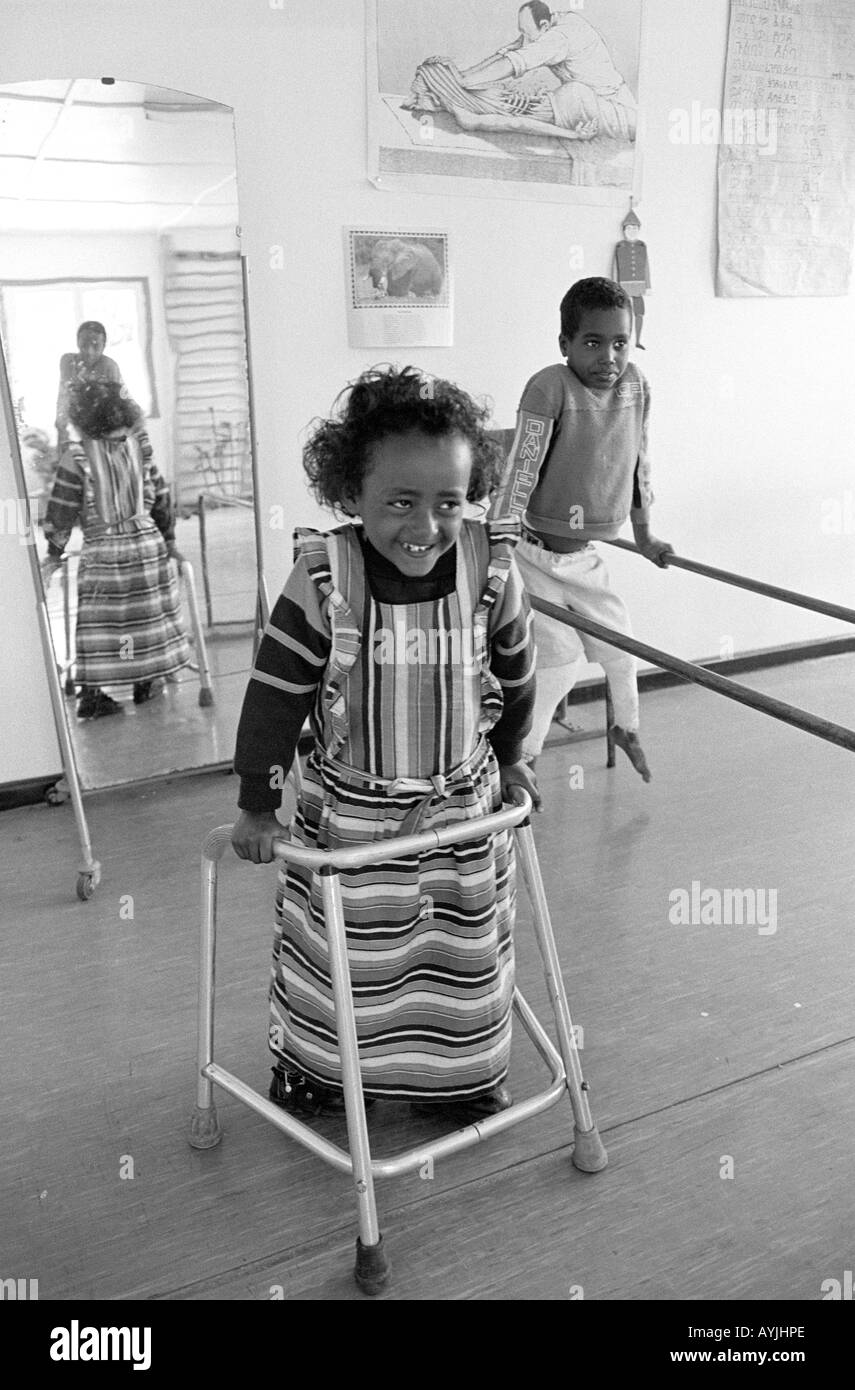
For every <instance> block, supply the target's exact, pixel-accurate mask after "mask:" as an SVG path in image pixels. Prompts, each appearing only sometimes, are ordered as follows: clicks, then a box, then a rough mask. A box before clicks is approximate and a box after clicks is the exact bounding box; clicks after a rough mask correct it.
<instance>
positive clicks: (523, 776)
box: [499, 762, 540, 811]
mask: <svg viewBox="0 0 855 1390" xmlns="http://www.w3.org/2000/svg"><path fill="white" fill-rule="evenodd" d="M499 778H500V781H501V784H502V800H503V801H510V800H512V798H511V788H512V787H522V788H523V791H527V792H528V794H529V796H530V797H531V801H532V805H533V806H534V809H535V811H539V810H540V792H539V791H538V790H537V782H536V781H535V776H534V773H533V772H532V770H531V768H530V767H529V765H528V763H523V762H519V763H502V764H500V766H499Z"/></svg>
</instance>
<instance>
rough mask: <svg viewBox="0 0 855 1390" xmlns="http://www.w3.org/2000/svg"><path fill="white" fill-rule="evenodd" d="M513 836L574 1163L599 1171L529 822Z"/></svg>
mask: <svg viewBox="0 0 855 1390" xmlns="http://www.w3.org/2000/svg"><path fill="white" fill-rule="evenodd" d="M516 839H517V846H518V848H519V851H520V860H521V863H522V871H523V877H524V879H525V885H526V888H527V890H528V895H529V898H530V900H531V905H532V908H533V911H534V931H535V935H536V937H537V944H538V947H539V949H540V954H541V957H542V959H543V970H544V975H545V976H546V986H547V989H548V991H549V998H550V1002H551V1004H552V1010H553V1013H554V1015H555V1027H556V1031H557V1033H558V1048H559V1051H560V1053H561V1059H562V1061H563V1063H564V1074H565V1077H566V1080H567V1090H568V1091H569V1093H570V1103H571V1105H572V1107H573V1119H574V1122H575V1124H574V1137H575V1145H574V1148H573V1164H574V1166H575V1167H576V1168H579V1169H580V1170H581V1171H582V1172H583V1173H598V1172H600V1170H601V1169H602V1168H605V1166H606V1164H607V1163H608V1161H609V1160H608V1154H607V1153H606V1150H605V1147H604V1145H603V1141H602V1140H601V1138H600V1136H599V1133H598V1131H597V1127H596V1125H595V1124H594V1121H593V1119H592V1118H591V1111H590V1107H589V1105H588V1086H587V1083H586V1082H585V1081H584V1080H583V1077H582V1067H581V1064H580V1062H579V1053H578V1051H577V1049H576V1039H575V1036H574V1033H573V1022H572V1019H571V1017H570V1007H569V1005H568V1003H567V995H566V993H565V991H564V981H563V979H562V977H561V965H560V962H559V960H558V952H557V951H556V949H555V937H554V935H553V932H552V923H551V921H550V917H549V907H548V904H547V901H546V893H545V892H544V888H543V879H542V878H541V876H540V865H539V863H538V860H537V853H536V851H535V848H534V835H533V834H532V829H531V826H530V825H529V824H528V823H523V824H522V825H519V826H517V830H516Z"/></svg>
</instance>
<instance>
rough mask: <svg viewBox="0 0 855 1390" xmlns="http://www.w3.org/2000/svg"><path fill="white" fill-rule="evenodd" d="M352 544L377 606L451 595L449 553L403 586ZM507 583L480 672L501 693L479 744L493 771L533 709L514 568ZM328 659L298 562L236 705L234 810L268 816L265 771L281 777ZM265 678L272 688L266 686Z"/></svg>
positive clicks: (277, 795)
mask: <svg viewBox="0 0 855 1390" xmlns="http://www.w3.org/2000/svg"><path fill="white" fill-rule="evenodd" d="M358 534H359V537H360V542H361V545H362V553H363V558H364V561H365V573H366V579H367V582H368V586H369V589H370V592H371V594H372V595H373V597H374V598H375V599H376V600H377V601H378V602H380V603H391V604H393V603H424V602H428V601H432V600H434V599H440V598H444V597H446V596H447V595H448V594H450V593H451V592H452V591H453V589H454V587H455V583H456V573H457V547H456V546H455V547H453V548H452V549H451V550H449V551H447V552H446V553H445V555H443V556H441V557H440V559H439V560H438V561H437V563H436V565H435V566H434V568H433V570H432V571H431V573H430V574H429V575H427V576H426V577H425V578H423V579H412V578H407V577H405V576H404V575H402V574H401V572H400V570H398V569H397V568H396V566H395V565H393V564H392V563H391V562H390V561H388V560H386V559H384V557H383V556H382V555H380V554H378V552H377V551H376V550H375V549H374V547H373V546H372V545H371V543H370V542H369V541H368V540H367V539H366V538H365V535H364V533H363V532H362V531H361V529H360V530H359V531H358ZM511 574H512V581H509V582H508V584H507V585H506V595H507V598H506V601H505V602H503V603H502V604H501V605H500V604H499V603H497V605H496V609H494V615H495V621H494V622H493V621H491V632H490V669H491V671H492V673H493V675H494V676H495V677H496V679H497V680H498V681H499V683H500V685H501V687H502V696H503V708H502V713H501V715H500V717H499V719H498V720H497V722H496V723H495V724H494V725H493V727H492V729H490V730H489V731H488V733H487V738H488V739H489V741H490V743H491V744H492V747H493V751H494V753H495V755H496V758H497V760H498V762H499V763H502V764H507V763H514V762H517V761H519V758H520V757H521V754H522V740H523V738H524V737H525V735H526V734H527V733H528V730H529V728H530V726H531V716H532V710H533V707H534V644H533V639H532V632H531V612H530V609H529V605H528V601H527V599H526V596H525V592H524V590H523V587H522V583H521V581H520V578H519V573H518V571H517V569H516V566H513V567H512V570H511ZM496 610H498V611H496ZM330 651H331V639H330V629H329V621H328V618H327V616H326V613H325V611H324V610H323V608H322V604H321V601H320V595H319V594H318V590H317V589H316V587H315V585H314V583H313V582H312V580H311V578H310V576H309V573H308V570H307V568H306V566H305V563H304V562H303V561H302V560H301V559H299V558H298V560H297V563H296V564H295V566H294V568H293V570H292V571H291V574H290V575H289V577H288V581H287V583H286V585H285V588H284V590H283V592H282V593H281V595H280V596H279V599H278V600H277V602H276V605H275V607H274V609H273V612H272V614H271V617H270V622H269V623H268V625H267V629H266V631H265V634H264V637H263V638H262V641H261V644H260V646H259V649H258V655H257V657H256V661H255V668H254V675H253V677H251V678H250V682H249V686H248V688H247V692H246V695H245V697H244V703H243V709H242V712H241V717H240V723H239V726H238V733H237V746H236V752H235V761H234V767H235V771H236V772H237V773H238V775H239V776H240V779H241V786H240V796H239V798H238V806H239V807H240V809H241V810H244V811H254V812H262V811H275V810H277V809H278V807H279V805H280V802H281V797H282V792H281V789H280V787H278V786H276V785H274V786H271V770H272V769H273V768H281V769H282V770H283V773H284V772H287V771H288V769H289V768H290V766H291V763H292V761H293V758H294V753H295V751H296V748H297V742H298V740H299V737H300V732H301V730H302V728H303V725H304V723H305V720H306V718H307V716H308V715H309V714H310V713H311V712H312V709H313V707H314V704H315V699H316V695H317V689H318V685H319V684H320V681H321V679H322V677H323V673H324V671H325V669H326V666H327V663H328V661H329V656H330ZM255 673H258V675H257V676H256V675H255ZM265 676H269V677H271V678H272V679H273V680H274V681H275V682H276V684H275V685H274V684H269V683H267V682H266V681H265ZM281 780H282V779H281V778H280V779H278V781H279V782H281Z"/></svg>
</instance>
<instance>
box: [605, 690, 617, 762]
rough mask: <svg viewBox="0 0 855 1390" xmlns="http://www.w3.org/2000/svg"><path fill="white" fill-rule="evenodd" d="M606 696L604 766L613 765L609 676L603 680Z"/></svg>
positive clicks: (613, 749)
mask: <svg viewBox="0 0 855 1390" xmlns="http://www.w3.org/2000/svg"><path fill="white" fill-rule="evenodd" d="M605 687H606V688H605V696H606V767H614V765H615V736H614V734H613V733H612V728H613V727H614V722H615V707H614V705H613V704H612V688H611V686H610V685H609V678H608V676H606V682H605Z"/></svg>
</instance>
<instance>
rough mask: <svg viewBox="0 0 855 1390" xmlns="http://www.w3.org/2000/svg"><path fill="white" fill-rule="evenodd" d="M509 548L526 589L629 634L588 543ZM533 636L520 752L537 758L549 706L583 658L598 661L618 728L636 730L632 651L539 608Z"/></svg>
mask: <svg viewBox="0 0 855 1390" xmlns="http://www.w3.org/2000/svg"><path fill="white" fill-rule="evenodd" d="M515 553H516V559H517V564H518V565H519V569H520V573H521V575H522V577H523V581H524V583H525V587H526V590H527V592H528V593H529V594H534V595H536V596H537V597H538V598H544V599H547V600H548V602H549V603H555V604H558V605H559V606H560V607H562V608H569V609H575V610H576V612H577V613H580V614H581V615H582V617H585V618H592V619H593V620H594V622H597V623H603V625H604V626H605V627H613V628H615V629H616V630H617V631H618V632H625V633H626V635H627V636H628V637H631V636H632V628H631V626H630V621H629V614H628V612H627V610H626V605H625V604H624V602H623V600H622V599H620V598H618V596H617V594H616V593H614V592H613V590H612V589H611V587H610V584H609V575H608V570H607V569H606V566H605V562H604V561H603V559H602V557H601V556H600V554H599V553H598V551H596V550H595V549H594V547H593V545H586V546H585V548H584V550H574V551H571V552H570V554H569V555H559V554H557V553H556V552H555V551H553V550H547V549H546V548H545V547H543V546H539V545H534V544H532V543H531V542H530V541H526V540H522V541H520V543H519V545H518V546H517V549H516V552H515ZM534 637H535V642H536V643H537V671H536V675H537V695H536V697H535V702H534V717H533V721H532V726H531V732H530V733H529V734H528V735H527V737H526V739H525V742H524V744H523V757H526V758H533V757H537V755H538V753H540V752H541V750H542V748H543V743H544V740H545V738H546V735H547V734H548V732H549V726H550V724H551V723H552V716H553V715H554V713H555V708H556V706H557V705H558V704H559V703H560V702H561V700H563V699H564V696H565V695H566V694H568V692H569V691H571V690H572V689H573V686H574V685H575V684H576V681H577V680H578V678H579V674H580V672H581V670H582V667H583V666H584V665H585V662H586V661H596V662H598V663H599V665H600V666H602V668H603V670H604V671H605V673H606V675H607V677H608V680H609V685H610V687H611V692H612V702H613V704H614V719H615V723H616V724H619V725H620V727H621V728H622V729H631V730H637V729H638V685H637V682H636V677H635V668H636V661H635V657H634V656H630V654H629V652H622V651H619V650H618V648H617V647H612V646H610V645H609V644H608V643H607V642H600V641H599V640H598V639H597V638H596V637H589V636H588V634H587V633H586V632H577V631H576V629H575V628H572V627H567V626H565V624H564V623H559V622H557V621H556V620H555V619H554V618H547V617H545V616H544V614H542V613H535V615H534Z"/></svg>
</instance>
